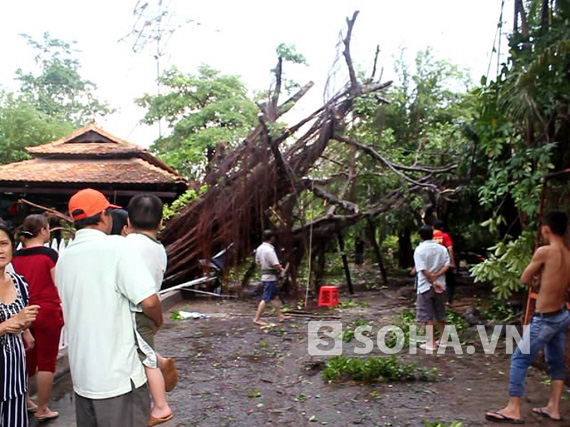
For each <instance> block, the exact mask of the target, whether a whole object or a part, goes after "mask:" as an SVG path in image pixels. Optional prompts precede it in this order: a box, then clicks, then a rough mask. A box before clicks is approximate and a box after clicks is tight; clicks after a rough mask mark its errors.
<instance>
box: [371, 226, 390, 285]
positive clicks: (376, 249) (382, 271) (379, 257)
mask: <svg viewBox="0 0 570 427" xmlns="http://www.w3.org/2000/svg"><path fill="white" fill-rule="evenodd" d="M366 222H367V223H368V231H369V234H370V241H371V242H372V247H373V248H374V253H375V254H376V262H378V268H379V269H380V276H381V277H382V284H383V285H387V284H388V275H387V274H386V268H385V267H384V260H383V259H382V253H381V252H380V246H378V242H377V241H376V226H375V225H374V222H373V221H372V220H371V219H370V218H368V219H367V221H366Z"/></svg>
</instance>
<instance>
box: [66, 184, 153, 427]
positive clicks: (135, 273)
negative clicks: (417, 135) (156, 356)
mask: <svg viewBox="0 0 570 427" xmlns="http://www.w3.org/2000/svg"><path fill="white" fill-rule="evenodd" d="M113 208H117V206H114V205H111V204H110V203H109V201H108V200H107V199H106V198H105V196H104V195H103V194H102V193H100V192H99V191H96V190H93V189H89V188H88V189H84V190H81V191H79V192H77V193H75V194H74V195H73V196H72V197H71V198H70V199H69V214H70V215H71V217H72V218H73V220H74V225H75V228H76V229H77V230H78V231H77V234H76V235H75V239H74V240H73V242H72V243H71V244H70V245H69V246H68V247H67V248H66V250H65V252H63V253H62V254H61V256H60V259H59V261H58V263H57V266H56V269H55V279H56V280H55V283H56V285H57V287H58V290H59V295H60V297H61V300H62V306H63V314H64V318H65V322H66V329H67V333H68V337H69V365H70V368H71V378H72V381H73V389H74V391H75V413H76V419H77V425H78V426H82V427H140V426H146V425H148V423H149V417H150V397H149V393H148V387H147V385H146V375H145V372H144V368H143V365H142V363H141V361H140V359H139V358H138V356H137V348H136V344H135V334H134V332H133V331H134V323H133V316H132V313H131V309H130V305H131V304H134V305H140V307H141V308H142V311H143V312H144V313H145V314H146V315H147V316H148V317H150V318H151V319H153V321H154V324H155V328H156V329H159V328H160V327H161V326H162V321H163V318H162V307H161V304H160V299H159V298H158V296H157V295H156V290H155V285H154V280H153V278H152V275H151V274H150V272H149V271H148V269H147V268H141V266H142V264H143V261H142V259H141V257H140V255H139V254H138V253H137V252H136V251H133V250H132V248H131V246H130V245H129V243H128V242H127V240H126V239H125V238H123V237H121V236H109V235H108V234H109V232H110V231H111V227H112V225H113V224H112V217H111V214H110V212H109V211H110V209H113Z"/></svg>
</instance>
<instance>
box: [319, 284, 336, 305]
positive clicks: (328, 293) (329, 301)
mask: <svg viewBox="0 0 570 427" xmlns="http://www.w3.org/2000/svg"><path fill="white" fill-rule="evenodd" d="M335 305H338V287H337V286H321V290H320V291H319V307H332V306H335Z"/></svg>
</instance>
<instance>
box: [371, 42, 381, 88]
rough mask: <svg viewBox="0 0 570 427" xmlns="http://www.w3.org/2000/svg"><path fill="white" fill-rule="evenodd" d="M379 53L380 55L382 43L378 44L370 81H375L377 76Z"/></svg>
mask: <svg viewBox="0 0 570 427" xmlns="http://www.w3.org/2000/svg"><path fill="white" fill-rule="evenodd" d="M378 55H380V45H379V44H377V45H376V53H375V55H374V65H373V66H372V74H370V81H374V77H375V76H376V66H377V65H378Z"/></svg>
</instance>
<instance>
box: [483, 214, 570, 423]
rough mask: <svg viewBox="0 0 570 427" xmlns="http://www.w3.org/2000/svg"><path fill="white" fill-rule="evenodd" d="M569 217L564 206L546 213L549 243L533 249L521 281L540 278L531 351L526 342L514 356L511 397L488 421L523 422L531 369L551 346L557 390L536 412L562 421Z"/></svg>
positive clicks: (569, 320)
mask: <svg viewBox="0 0 570 427" xmlns="http://www.w3.org/2000/svg"><path fill="white" fill-rule="evenodd" d="M567 223H568V218H567V217H566V214H564V213H562V212H555V211H554V212H549V213H548V214H547V215H546V216H545V218H544V225H543V226H542V230H541V232H542V237H543V238H544V240H545V241H546V242H547V243H548V244H547V245H546V246H542V247H540V248H539V249H537V251H536V252H535V253H534V256H533V257H532V261H531V262H530V264H529V265H528V266H527V268H526V269H525V271H524V273H523V275H522V277H521V281H522V283H524V284H527V285H531V286H533V285H534V284H535V283H538V282H539V281H540V289H539V291H538V298H537V300H536V308H535V310H536V311H535V314H534V316H533V318H532V322H531V323H530V325H529V326H528V327H529V328H530V334H528V335H527V334H525V337H524V339H525V340H526V339H528V340H529V341H530V346H528V347H527V348H530V352H529V354H523V353H522V351H521V350H520V349H521V348H524V347H525V346H524V345H523V342H521V343H520V345H519V347H518V348H517V349H516V350H515V352H514V354H513V356H512V358H511V377H510V389H509V395H510V397H509V403H508V404H507V406H506V407H505V408H503V409H501V410H499V411H496V412H487V414H486V416H485V418H486V419H487V420H488V421H493V422H497V423H508V424H523V423H524V420H523V419H522V418H521V397H522V395H523V391H524V381H525V377H526V372H527V370H528V367H529V366H530V364H531V362H532V360H533V359H534V358H535V357H536V355H537V354H538V352H539V351H540V350H542V349H543V348H546V361H547V363H548V367H549V370H550V378H551V380H552V390H551V394H550V400H549V401H548V403H547V405H546V406H545V407H542V408H534V409H533V412H534V413H536V414H538V415H541V416H543V417H545V418H549V419H551V420H554V421H560V419H561V418H560V398H561V396H562V391H563V388H564V380H565V378H566V377H565V363H564V349H565V340H566V332H567V330H568V325H570V314H569V313H568V310H566V292H567V289H568V286H569V284H570V251H569V250H568V248H567V247H566V246H565V245H564V234H565V233H566V225H567Z"/></svg>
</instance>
